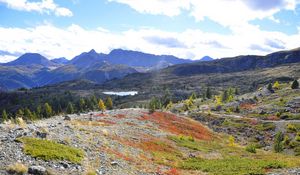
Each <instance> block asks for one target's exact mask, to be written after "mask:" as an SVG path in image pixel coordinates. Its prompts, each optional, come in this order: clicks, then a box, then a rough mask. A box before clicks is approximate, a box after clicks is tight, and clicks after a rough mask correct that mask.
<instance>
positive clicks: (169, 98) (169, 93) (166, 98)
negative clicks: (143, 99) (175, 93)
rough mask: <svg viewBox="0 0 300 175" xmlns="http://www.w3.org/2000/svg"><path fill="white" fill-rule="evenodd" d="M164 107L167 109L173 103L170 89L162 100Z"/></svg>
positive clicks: (165, 92)
mask: <svg viewBox="0 0 300 175" xmlns="http://www.w3.org/2000/svg"><path fill="white" fill-rule="evenodd" d="M160 101H161V104H162V106H164V107H166V106H167V105H168V104H169V102H170V101H171V92H170V90H169V89H166V90H165V91H164V95H163V97H162V98H161V99H160Z"/></svg>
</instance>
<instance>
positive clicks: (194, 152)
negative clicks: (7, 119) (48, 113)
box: [0, 109, 300, 175]
mask: <svg viewBox="0 0 300 175" xmlns="http://www.w3.org/2000/svg"><path fill="white" fill-rule="evenodd" d="M0 133H1V137H0V141H1V147H0V150H1V151H0V164H1V168H0V173H1V174H4V175H5V174H7V172H14V170H16V167H23V168H22V169H23V170H22V171H24V172H26V171H27V170H28V169H27V168H28V167H29V171H30V172H35V173H42V174H45V173H46V172H48V173H50V172H51V173H52V174H88V173H90V174H93V173H97V174H111V175H119V174H149V175H150V174H165V175H171V174H172V175H179V174H219V173H220V172H222V174H237V175H239V174H249V173H255V174H257V173H259V174H265V173H267V174H271V172H274V171H276V172H282V173H285V174H293V172H296V171H295V170H296V169H294V167H299V166H300V161H299V159H298V158H296V157H293V156H287V155H283V154H275V153H271V152H266V151H264V150H260V149H258V150H256V151H257V152H256V153H250V152H247V151H245V147H244V146H240V145H239V144H238V143H236V142H234V141H232V140H231V139H230V137H228V135H225V134H217V133H215V132H213V131H211V130H210V129H208V128H206V127H205V126H203V125H201V124H200V123H198V122H196V121H194V120H192V119H188V118H185V117H183V116H177V115H174V114H171V113H167V112H154V113H152V114H149V113H148V111H147V110H143V109H123V110H112V111H107V112H105V113H104V114H102V113H100V112H92V113H83V114H81V115H68V116H65V117H63V116H56V117H53V118H51V119H45V120H42V121H36V122H34V123H31V124H24V123H23V122H21V123H20V126H18V125H14V124H6V125H3V124H1V125H0ZM57 150H60V151H57ZM241 157H243V158H241ZM17 162H18V164H16V163H17Z"/></svg>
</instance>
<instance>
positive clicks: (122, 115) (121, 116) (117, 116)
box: [114, 114, 126, 119]
mask: <svg viewBox="0 0 300 175" xmlns="http://www.w3.org/2000/svg"><path fill="white" fill-rule="evenodd" d="M114 117H115V118H118V119H122V118H126V115H124V114H117V115H115V116H114Z"/></svg>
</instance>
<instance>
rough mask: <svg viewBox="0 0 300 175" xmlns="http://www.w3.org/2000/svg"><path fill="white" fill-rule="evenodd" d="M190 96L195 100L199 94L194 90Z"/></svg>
mask: <svg viewBox="0 0 300 175" xmlns="http://www.w3.org/2000/svg"><path fill="white" fill-rule="evenodd" d="M190 98H191V99H192V100H195V99H196V98H197V95H196V93H195V92H193V93H192V95H191V96H190Z"/></svg>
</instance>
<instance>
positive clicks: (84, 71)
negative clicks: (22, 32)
mask: <svg viewBox="0 0 300 175" xmlns="http://www.w3.org/2000/svg"><path fill="white" fill-rule="evenodd" d="M190 62H192V61H191V60H184V59H179V58H176V57H174V56H168V55H153V54H146V53H142V52H136V51H127V50H121V49H115V50H112V51H111V52H110V53H109V54H103V53H97V52H96V51H95V50H91V51H89V52H84V53H82V54H80V55H78V56H76V57H74V58H73V59H72V60H70V61H68V60H66V59H65V58H59V59H54V60H48V59H47V58H45V57H44V56H42V55H40V54H38V53H26V54H24V55H22V56H21V57H19V58H18V59H17V60H14V61H12V62H9V63H5V64H0V66H1V67H0V75H1V77H0V89H2V90H13V89H17V88H21V87H24V88H32V87H40V86H44V85H49V84H54V83H60V82H63V81H70V80H78V79H86V80H90V81H93V82H94V83H103V82H105V81H107V80H111V79H114V78H122V77H124V76H126V75H128V74H132V73H136V72H138V71H140V72H146V71H149V70H157V69H162V68H165V67H167V66H170V65H174V64H180V63H190ZM28 69H29V70H28ZM31 69H32V70H31Z"/></svg>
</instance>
